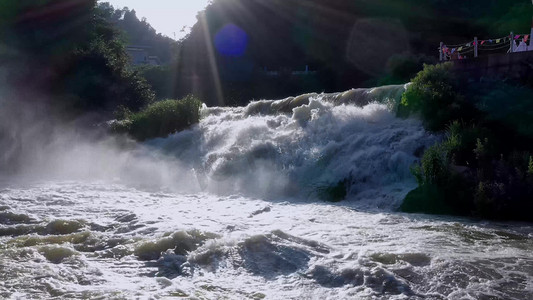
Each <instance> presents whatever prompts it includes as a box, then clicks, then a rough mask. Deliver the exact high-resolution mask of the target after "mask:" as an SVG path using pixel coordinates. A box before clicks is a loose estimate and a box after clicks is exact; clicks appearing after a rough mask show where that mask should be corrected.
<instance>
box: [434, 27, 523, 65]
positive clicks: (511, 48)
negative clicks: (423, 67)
mask: <svg viewBox="0 0 533 300" xmlns="http://www.w3.org/2000/svg"><path fill="white" fill-rule="evenodd" d="M530 38H531V37H530V35H529V34H517V35H515V34H514V33H513V32H511V34H509V35H508V36H504V37H501V38H495V39H485V40H479V39H478V38H477V37H474V40H473V41H469V42H467V43H464V44H457V45H446V44H444V43H443V42H441V43H440V47H439V60H440V61H446V60H455V59H465V58H468V56H469V55H471V56H470V57H472V56H473V57H478V56H479V54H480V53H509V52H515V50H516V47H517V46H516V41H519V40H522V41H524V42H527V41H528V40H530ZM531 46H533V45H531V42H530V46H529V47H531Z"/></svg>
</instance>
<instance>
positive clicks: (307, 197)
mask: <svg viewBox="0 0 533 300" xmlns="http://www.w3.org/2000/svg"><path fill="white" fill-rule="evenodd" d="M403 89H404V87H403V86H391V87H383V88H378V89H372V90H352V91H348V92H346V93H341V94H333V95H316V94H310V95H303V96H300V97H296V98H288V99H284V100H279V101H258V102H253V103H251V104H250V105H248V106H247V107H241V108H209V109H207V108H206V109H204V110H203V119H202V121H201V123H200V124H199V125H198V126H196V127H194V128H193V129H191V130H188V131H185V132H181V133H178V134H175V135H173V136H170V137H168V138H165V139H156V140H152V141H148V142H147V143H145V145H143V146H142V147H131V146H128V145H126V146H125V145H123V144H120V143H119V142H116V141H114V140H113V139H108V140H104V141H99V142H90V141H85V139H86V137H80V136H78V135H76V134H72V133H65V132H61V134H60V135H59V137H54V136H52V137H50V139H48V140H47V142H46V143H45V144H42V145H40V146H39V147H37V148H38V152H39V153H40V155H36V154H35V153H34V152H32V151H30V150H28V151H29V153H31V155H28V157H29V158H28V159H27V161H26V163H25V167H24V168H21V169H20V170H19V175H17V176H11V177H5V178H4V179H3V181H2V182H1V184H0V297H2V298H12V299H32V298H35V299H37V298H66V299H74V298H83V299H87V298H91V299H92V298H96V299H98V298H102V299H108V298H109V299H132V298H140V299H146V298H152V299H165V298H172V297H177V298H185V299H187V298H189V299H532V296H531V295H532V294H533V255H532V250H533V226H531V225H529V224H521V223H492V222H482V221H477V220H468V219H458V218H450V217H430V216H425V215H407V214H402V213H398V212H396V210H397V208H398V206H399V205H400V204H401V200H402V198H403V197H404V196H405V194H406V193H407V192H409V191H410V190H411V189H413V188H414V187H415V186H416V183H415V182H414V179H413V178H412V176H411V175H410V172H409V167H410V166H411V165H412V164H413V163H414V162H416V161H417V159H418V156H419V155H420V153H421V152H422V150H423V148H424V146H428V145H431V144H433V143H434V142H435V141H436V140H437V139H438V137H436V136H433V135H431V134H429V133H427V132H426V131H424V129H423V127H422V126H421V124H420V122H419V121H417V120H414V119H410V120H401V119H397V118H395V117H394V112H393V110H394V103H395V99H396V100H397V98H398V97H399V95H401V93H402V92H403ZM27 136H30V137H31V136H32V135H31V134H28V135H27ZM65 136H67V138H65ZM119 144H120V145H119ZM126 149H128V150H126ZM12 152H13V151H12ZM15 152H16V151H15ZM339 191H340V193H341V194H342V195H344V194H346V200H345V201H343V202H339V203H332V202H328V201H325V200H334V199H336V198H335V197H336V196H335V195H337V194H339Z"/></svg>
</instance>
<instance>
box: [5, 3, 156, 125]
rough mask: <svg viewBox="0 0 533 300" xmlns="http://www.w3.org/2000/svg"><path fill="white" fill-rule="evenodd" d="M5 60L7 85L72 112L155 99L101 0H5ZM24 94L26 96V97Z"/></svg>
mask: <svg viewBox="0 0 533 300" xmlns="http://www.w3.org/2000/svg"><path fill="white" fill-rule="evenodd" d="M0 5H1V9H0V14H2V16H1V17H0V20H2V21H1V23H0V37H1V42H0V44H1V45H0V49H2V51H1V52H0V59H1V61H2V62H3V66H4V68H5V69H7V70H8V73H9V75H8V76H6V78H7V80H8V83H7V84H8V85H9V86H10V87H12V88H13V90H14V91H16V92H17V93H19V94H23V93H24V92H27V91H30V90H31V91H32V92H33V93H38V94H40V95H42V96H41V97H39V99H44V98H49V99H54V100H52V103H53V104H54V105H55V106H56V107H57V108H61V109H62V110H63V111H66V112H69V113H75V114H80V113H86V112H89V111H99V112H112V111H113V110H114V109H115V108H116V107H118V106H125V107H127V108H129V109H131V110H134V111H135V110H139V109H140V108H141V107H143V106H145V105H146V104H148V103H150V102H152V101H153V99H154V95H153V92H152V91H151V90H150V87H149V86H148V85H147V84H146V82H145V80H144V79H143V78H142V77H141V76H139V75H138V74H137V73H136V72H135V71H132V70H131V69H130V68H129V67H128V62H129V58H128V56H127V54H126V52H125V49H124V43H123V41H122V40H121V37H120V34H119V32H118V31H117V30H116V29H115V28H114V27H113V25H112V24H110V23H109V22H108V21H107V20H106V18H105V14H104V13H103V11H102V10H100V9H99V8H98V7H97V5H96V0H78V1H69V0H55V1H52V0H46V1H3V2H2V4H0ZM21 98H23V99H24V98H25V97H21Z"/></svg>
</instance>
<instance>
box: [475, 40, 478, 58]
mask: <svg viewBox="0 0 533 300" xmlns="http://www.w3.org/2000/svg"><path fill="white" fill-rule="evenodd" d="M477 50H478V45H477V36H476V37H474V57H477V54H478V53H477Z"/></svg>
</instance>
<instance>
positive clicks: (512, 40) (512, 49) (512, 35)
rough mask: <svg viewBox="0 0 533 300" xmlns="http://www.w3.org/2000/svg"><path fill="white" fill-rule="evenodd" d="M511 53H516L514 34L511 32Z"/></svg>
mask: <svg viewBox="0 0 533 300" xmlns="http://www.w3.org/2000/svg"><path fill="white" fill-rule="evenodd" d="M510 50H511V53H513V52H514V33H513V32H512V31H511V48H510Z"/></svg>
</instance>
